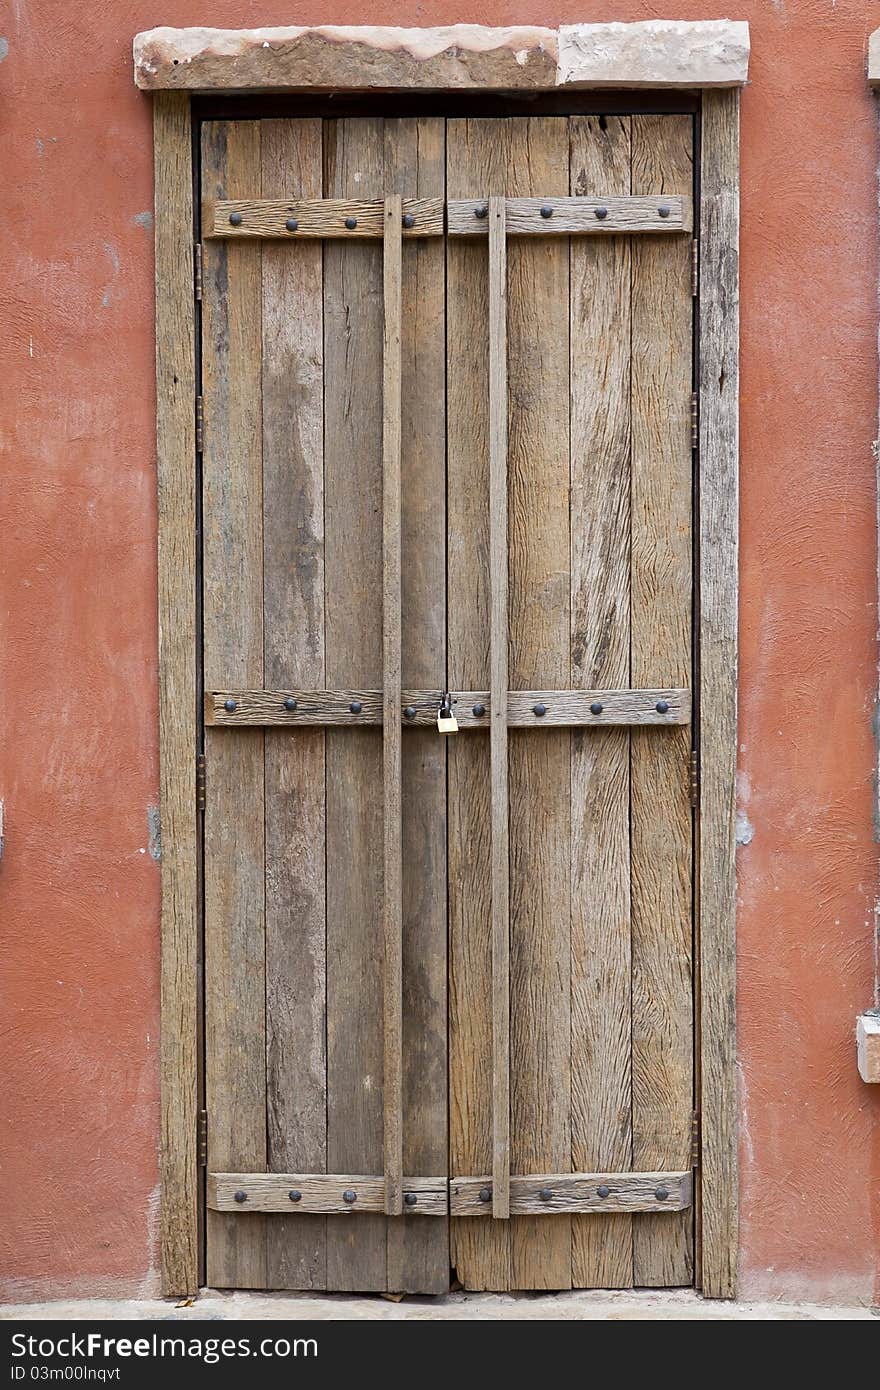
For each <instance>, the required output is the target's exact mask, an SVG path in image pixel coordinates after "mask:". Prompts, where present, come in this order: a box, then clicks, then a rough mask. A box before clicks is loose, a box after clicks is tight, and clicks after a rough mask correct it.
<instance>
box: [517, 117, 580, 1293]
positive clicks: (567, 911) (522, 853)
mask: <svg viewBox="0 0 880 1390" xmlns="http://www.w3.org/2000/svg"><path fill="white" fill-rule="evenodd" d="M512 128H513V134H512V140H511V150H510V164H509V167H508V175H507V177H508V180H509V182H508V185H507V190H506V191H507V192H508V193H509V194H511V195H513V196H534V195H540V196H542V197H543V196H554V195H563V194H566V193H567V192H568V186H569V153H568V122H567V121H566V120H561V119H559V118H558V117H533V118H527V119H517V120H515V121H513V122H512ZM568 297H569V255H568V246H567V244H566V243H565V242H564V241H559V240H550V241H535V240H534V239H531V238H527V237H524V238H521V239H514V240H513V241H511V242H510V244H509V246H508V288H507V302H508V344H509V354H508V378H509V388H510V402H511V410H510V448H509V476H510V488H509V509H510V512H509V516H510V520H509V525H510V682H511V685H513V686H520V687H522V686H527V687H534V686H537V685H547V686H563V685H566V684H567V683H568V681H569V679H570V669H571V667H570V656H569V652H570V644H571V633H570V607H571V595H570V558H569V556H570V549H569V547H570V525H569V483H570V476H569V341H568V339H569V308H568ZM538 343H540V350H539V351H538V350H536V345H537V344H538ZM570 779H571V736H570V734H569V732H568V730H567V729H550V730H548V731H547V732H545V733H544V734H542V736H541V737H540V738H536V737H535V736H534V734H533V733H532V732H531V731H528V732H526V731H517V733H516V734H514V736H513V737H512V738H511V741H510V807H511V817H510V861H511V890H510V897H511V1006H510V1014H511V1167H512V1169H513V1171H514V1172H519V1173H529V1172H562V1171H564V1170H565V1169H567V1168H570V1167H571V1113H570V1112H571V1087H570V1079H571V1073H570V1042H571V1038H570V1018H571V997H570V980H571V961H570V952H571V827H570V821H571V800H570ZM511 1242H512V1244H511V1256H512V1260H511V1267H512V1283H513V1287H514V1288H522V1289H531V1288H555V1289H562V1288H568V1287H569V1286H570V1284H571V1223H570V1221H569V1218H568V1217H566V1216H560V1217H559V1218H558V1220H557V1221H554V1222H546V1221H537V1220H535V1219H534V1218H532V1217H519V1218H517V1219H516V1220H515V1221H514V1222H513V1226H512V1233H511Z"/></svg>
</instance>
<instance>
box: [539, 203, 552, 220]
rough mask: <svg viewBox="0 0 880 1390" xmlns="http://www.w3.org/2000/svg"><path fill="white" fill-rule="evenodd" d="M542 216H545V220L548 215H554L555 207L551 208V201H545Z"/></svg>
mask: <svg viewBox="0 0 880 1390" xmlns="http://www.w3.org/2000/svg"><path fill="white" fill-rule="evenodd" d="M541 216H542V217H543V218H544V221H545V222H546V220H547V218H548V217H552V216H553V209H552V208H551V206H550V204H549V203H545V204H544V206H543V207H542V208H541Z"/></svg>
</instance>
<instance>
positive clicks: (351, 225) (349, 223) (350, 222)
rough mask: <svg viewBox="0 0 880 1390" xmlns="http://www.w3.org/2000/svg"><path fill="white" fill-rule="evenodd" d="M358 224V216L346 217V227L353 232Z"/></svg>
mask: <svg viewBox="0 0 880 1390" xmlns="http://www.w3.org/2000/svg"><path fill="white" fill-rule="evenodd" d="M357 224H358V220H357V218H356V217H346V219H345V225H346V227H347V228H348V230H349V231H350V232H353V231H354V229H355V227H356V226H357Z"/></svg>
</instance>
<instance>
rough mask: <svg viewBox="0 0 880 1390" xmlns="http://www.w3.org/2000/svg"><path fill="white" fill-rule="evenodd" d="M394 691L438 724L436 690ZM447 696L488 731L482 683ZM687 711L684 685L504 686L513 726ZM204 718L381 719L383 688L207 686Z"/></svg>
mask: <svg viewBox="0 0 880 1390" xmlns="http://www.w3.org/2000/svg"><path fill="white" fill-rule="evenodd" d="M400 698H401V709H400V717H401V720H402V722H403V725H404V728H406V726H407V725H410V724H411V725H413V726H414V727H420V726H421V727H422V728H424V727H425V725H431V724H433V725H435V726H436V722H437V710H438V707H439V704H440V693H439V692H438V691H436V690H403V691H401V697H400ZM451 701H452V712H453V714H454V715H455V718H456V720H457V721H458V727H459V729H461V730H473V729H484V730H486V732H488V730H489V726H490V716H491V701H490V698H489V692H488V691H487V690H457V691H453V692H452V693H451ZM690 718H691V693H690V691H689V690H681V689H657V690H510V691H508V694H507V723H508V725H509V726H510V727H511V728H534V729H540V728H558V727H560V726H563V727H565V726H569V727H571V726H581V725H594V726H597V727H602V726H604V725H611V724H623V725H646V724H653V725H660V726H664V725H670V724H673V725H674V724H689V723H690ZM205 723H206V724H212V725H225V726H226V727H227V728H237V727H245V726H254V725H257V726H259V725H266V726H268V725H279V726H282V727H283V726H288V727H291V728H296V727H298V726H301V727H313V726H315V725H322V724H323V725H341V726H348V727H352V728H359V727H362V726H363V725H372V724H375V725H381V724H382V691H381V690H209V691H207V692H206V694H205Z"/></svg>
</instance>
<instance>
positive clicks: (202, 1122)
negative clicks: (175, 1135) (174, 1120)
mask: <svg viewBox="0 0 880 1390" xmlns="http://www.w3.org/2000/svg"><path fill="white" fill-rule="evenodd" d="M196 1154H197V1156H198V1164H199V1167H200V1168H207V1166H208V1112H207V1110H200V1111H199V1119H198V1124H197V1126H196Z"/></svg>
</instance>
